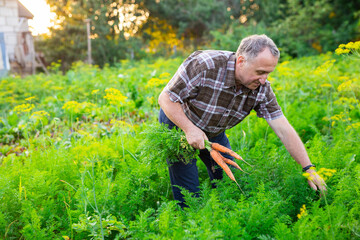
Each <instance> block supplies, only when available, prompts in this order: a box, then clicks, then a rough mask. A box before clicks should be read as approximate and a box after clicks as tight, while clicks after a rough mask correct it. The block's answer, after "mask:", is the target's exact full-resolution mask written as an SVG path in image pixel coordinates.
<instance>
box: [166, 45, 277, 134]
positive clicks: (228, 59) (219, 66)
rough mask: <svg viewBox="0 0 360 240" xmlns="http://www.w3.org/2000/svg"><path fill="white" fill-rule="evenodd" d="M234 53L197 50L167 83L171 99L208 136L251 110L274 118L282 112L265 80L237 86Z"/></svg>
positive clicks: (220, 130) (262, 115)
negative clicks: (251, 87)
mask: <svg viewBox="0 0 360 240" xmlns="http://www.w3.org/2000/svg"><path fill="white" fill-rule="evenodd" d="M235 61H236V57H235V53H234V52H229V51H214V50H206V51H196V52H194V53H193V54H191V55H190V56H189V57H188V58H187V59H186V60H185V61H184V62H183V63H182V64H181V65H180V67H179V69H178V70H177V72H176V73H175V75H174V76H173V77H172V79H171V80H170V81H169V83H168V84H167V85H166V87H165V90H166V91H167V92H168V93H169V96H170V100H171V101H172V102H180V103H181V106H182V108H183V110H184V113H185V115H186V116H187V117H188V118H189V119H190V121H191V122H192V123H194V124H195V125H196V126H197V127H199V128H200V129H202V130H203V131H204V132H205V133H206V134H207V135H208V137H214V136H217V135H218V134H220V133H221V132H223V131H225V130H226V129H229V128H232V127H234V126H235V125H237V124H238V123H240V122H241V121H242V120H243V119H244V118H245V117H246V116H247V115H249V114H250V111H251V110H253V109H254V110H255V111H256V112H257V116H258V117H261V118H265V119H267V120H273V119H276V118H279V117H281V116H282V115H283V113H282V111H281V108H280V106H279V104H278V103H277V101H276V97H275V94H274V92H273V90H272V89H271V87H270V82H269V81H267V80H266V83H265V84H264V85H260V87H258V88H257V89H255V90H253V91H252V90H250V89H248V88H246V87H245V86H243V85H241V86H240V88H239V90H236V84H235Z"/></svg>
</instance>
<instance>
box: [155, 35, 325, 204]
mask: <svg viewBox="0 0 360 240" xmlns="http://www.w3.org/2000/svg"><path fill="white" fill-rule="evenodd" d="M279 57H280V52H279V50H278V48H277V47H276V45H275V43H274V42H273V41H272V40H271V39H270V38H269V37H267V36H266V35H252V36H249V37H247V38H244V39H243V40H242V41H241V43H240V46H239V48H238V50H237V51H236V53H233V52H228V51H214V50H207V51H196V52H194V53H193V54H191V55H190V56H189V57H188V58H187V59H186V60H185V61H184V62H183V63H182V64H181V66H180V67H179V69H178V70H177V72H176V73H175V75H174V76H173V78H172V79H171V80H170V82H169V83H168V84H167V86H166V87H165V88H164V90H163V91H162V93H161V94H160V96H159V104H160V107H161V109H160V115H159V121H160V122H161V123H164V124H168V126H169V128H172V127H175V126H177V127H179V128H181V129H182V130H183V131H184V133H185V135H186V139H187V141H188V143H189V144H190V145H191V146H193V147H194V148H197V149H200V156H199V157H200V158H201V160H202V161H203V162H204V163H205V165H206V167H207V170H208V173H209V177H210V179H211V180H213V179H221V178H222V169H220V168H215V167H214V166H215V165H216V163H215V162H214V161H213V159H211V157H210V155H209V152H208V151H207V150H206V149H204V148H205V147H204V141H205V140H210V141H211V142H217V143H220V144H222V145H224V146H226V147H229V148H230V144H229V140H228V139H227V137H226V135H225V130H226V129H229V128H231V127H233V126H235V125H236V124H238V123H240V122H241V121H242V120H243V119H244V118H245V117H246V116H247V115H248V114H249V113H250V111H251V110H255V111H256V112H257V115H258V117H262V118H265V119H266V121H267V123H268V124H269V125H270V127H271V128H272V129H273V130H274V131H275V133H276V134H277V136H278V137H279V138H280V139H281V141H282V142H283V144H284V145H285V147H286V149H287V150H288V151H289V153H290V154H291V156H292V157H293V158H294V159H295V160H296V162H298V163H299V164H300V165H301V166H302V167H303V170H304V171H306V172H308V173H310V174H311V176H312V179H313V180H312V181H309V185H310V186H311V187H312V188H313V189H314V190H317V189H320V190H322V191H324V190H326V187H325V186H326V185H325V183H324V181H323V180H322V179H321V177H319V176H318V175H317V174H316V171H315V169H314V167H313V165H312V164H311V162H310V159H309V157H308V155H307V152H306V150H305V147H304V145H303V143H302V142H301V139H300V138H299V136H298V135H297V133H296V131H295V130H294V128H293V127H292V126H291V125H290V124H289V122H288V121H287V119H286V118H285V116H284V115H283V113H282V111H281V108H280V106H279V105H278V103H277V101H276V97H275V94H274V93H273V91H272V89H271V87H270V83H269V82H268V81H267V77H268V75H269V74H270V73H271V72H272V71H273V70H274V69H275V67H276V65H277V63H278V60H279ZM226 157H229V156H226ZM169 173H170V180H171V184H172V190H173V194H174V199H175V200H178V201H180V206H182V207H184V206H186V205H185V203H184V199H183V195H182V194H181V192H180V191H181V189H180V188H179V187H177V186H181V187H183V188H185V189H187V190H189V191H190V192H194V193H197V192H198V191H199V180H198V171H197V167H196V160H195V159H194V160H192V161H191V163H190V164H183V163H182V162H181V161H178V162H176V163H173V164H169Z"/></svg>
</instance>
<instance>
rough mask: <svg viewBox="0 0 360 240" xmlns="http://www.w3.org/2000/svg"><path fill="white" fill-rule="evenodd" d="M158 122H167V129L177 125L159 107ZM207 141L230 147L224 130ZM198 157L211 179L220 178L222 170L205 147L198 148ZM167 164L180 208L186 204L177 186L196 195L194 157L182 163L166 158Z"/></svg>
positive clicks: (197, 191) (197, 188)
mask: <svg viewBox="0 0 360 240" xmlns="http://www.w3.org/2000/svg"><path fill="white" fill-rule="evenodd" d="M159 122H160V123H162V124H167V125H168V127H169V129H172V128H173V127H177V126H176V125H175V124H174V123H173V122H171V121H170V119H169V118H168V117H167V116H166V115H165V113H164V111H163V110H162V109H160V113H159ZM209 141H210V142H216V143H219V144H221V145H223V146H225V147H228V148H230V142H229V139H228V138H227V136H226V134H225V132H222V133H220V134H219V135H217V136H216V137H213V138H210V139H209ZM222 155H223V156H224V157H226V158H229V159H231V160H233V159H234V158H233V157H231V156H229V155H227V154H222ZM199 157H200V159H201V160H202V161H203V162H204V164H205V166H206V168H207V172H208V174H209V177H210V180H211V181H212V180H214V179H222V177H223V170H222V168H220V167H219V166H218V165H217V163H216V162H215V161H214V160H213V159H212V158H211V156H210V153H209V151H208V150H207V149H202V150H200V154H199ZM167 164H168V168H169V175H170V181H171V188H172V192H173V196H174V199H175V200H178V201H179V205H180V206H181V207H182V208H183V207H186V206H187V205H186V204H185V201H184V196H183V194H182V193H181V188H179V187H178V186H180V187H182V188H185V189H186V190H188V191H189V192H192V193H194V194H195V196H198V194H199V176H198V168H197V166H196V159H191V161H190V163H188V164H184V163H183V162H182V161H177V162H173V163H170V162H169V160H168V159H167ZM212 186H213V187H215V184H212Z"/></svg>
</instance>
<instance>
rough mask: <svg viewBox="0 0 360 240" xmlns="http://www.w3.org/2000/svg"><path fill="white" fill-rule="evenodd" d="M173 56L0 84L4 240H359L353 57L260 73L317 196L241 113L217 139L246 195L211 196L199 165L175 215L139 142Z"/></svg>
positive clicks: (359, 131)
mask: <svg viewBox="0 0 360 240" xmlns="http://www.w3.org/2000/svg"><path fill="white" fill-rule="evenodd" d="M358 43H359V42H358ZM358 45H359V44H357V45H356V46H358ZM347 46H350V45H347ZM352 46H355V45H354V44H353V45H352ZM342 49H343V50H342V51H345V50H346V49H347V48H346V47H344V48H342ZM182 60H183V59H182V58H175V59H168V60H166V59H157V60H153V61H148V60H142V61H137V62H133V61H122V62H121V63H120V64H118V65H116V66H115V67H110V66H105V67H104V68H103V69H100V68H99V67H96V66H89V65H86V64H83V63H75V64H73V65H72V67H71V69H70V70H69V71H68V72H67V73H66V74H65V75H63V74H62V72H61V71H60V70H59V68H60V65H59V64H53V65H52V68H51V71H52V73H51V74H50V75H44V74H38V75H34V76H29V77H26V78H24V79H21V78H19V77H15V78H14V77H8V78H4V79H1V81H0V85H1V88H0V89H1V92H0V97H1V98H0V103H1V105H0V107H1V116H0V139H1V143H0V185H1V186H2V187H1V189H0V236H1V238H4V239H20V238H21V239H53V238H55V239H60V238H64V239H69V238H70V239H90V238H91V239H219V238H220V239H234V238H238V239H356V238H358V237H359V236H360V225H359V214H360V202H359V199H360V181H359V179H360V176H359V173H360V161H359V154H360V152H359V151H360V148H359V140H360V139H359V136H360V124H359V119H360V105H359V96H360V92H359V89H360V88H359V87H360V86H359V85H360V80H359V76H360V72H359V68H358V64H359V59H358V58H357V57H356V55H350V56H347V57H342V56H337V55H333V54H331V53H328V54H322V55H319V56H313V57H303V58H299V59H296V60H291V61H284V62H282V63H281V64H280V65H279V66H278V67H277V68H276V71H275V72H274V73H272V74H271V75H270V77H269V81H271V82H272V86H273V89H274V91H275V93H276V94H277V98H278V101H279V103H280V105H281V106H282V109H283V111H284V113H285V115H286V116H287V117H288V119H289V121H290V122H291V123H292V124H293V126H294V127H295V129H296V130H297V132H298V133H299V135H300V136H301V138H302V140H303V141H304V142H305V144H306V148H307V151H308V153H309V155H310V158H311V159H312V162H313V163H314V164H316V166H317V169H318V170H321V169H322V170H321V171H322V172H323V174H322V175H323V177H324V178H325V179H326V182H327V185H328V194H327V195H326V197H323V198H320V197H319V194H318V193H316V192H313V191H312V190H311V189H310V188H309V187H308V185H307V183H306V179H305V177H303V176H302V173H301V168H300V166H298V165H297V164H296V163H295V161H294V160H293V159H292V158H291V157H290V155H289V154H288V153H287V151H286V150H285V148H284V147H283V145H282V144H281V142H280V141H279V139H278V138H277V137H276V136H275V134H274V133H273V132H272V131H271V130H270V129H269V127H268V125H267V123H266V121H265V120H263V119H258V118H257V117H256V116H255V114H251V115H250V116H249V117H248V118H247V119H246V120H245V121H243V122H242V123H241V124H240V125H238V126H236V127H235V128H233V129H231V130H230V131H228V132H227V134H228V136H229V139H230V141H231V143H232V147H233V149H234V150H235V151H237V152H238V153H240V155H242V156H243V157H244V159H246V160H247V161H248V162H250V163H251V164H252V165H254V167H249V166H247V165H244V164H241V163H239V164H241V166H242V167H243V169H244V170H246V171H247V172H249V173H250V174H244V173H242V172H240V171H235V170H233V172H234V173H235V177H236V179H237V180H238V182H239V184H240V186H241V188H242V189H243V190H244V192H245V194H243V193H242V192H240V191H239V189H238V188H237V186H236V185H235V184H234V183H233V182H231V181H230V180H229V179H228V178H224V180H222V181H219V182H218V187H217V188H216V189H212V188H211V184H210V182H209V178H208V176H207V172H206V169H205V166H204V164H203V163H202V162H201V161H198V167H199V172H200V182H201V193H200V198H193V197H191V195H190V194H189V193H187V192H185V194H186V196H187V197H186V199H187V203H188V205H189V206H190V208H186V209H184V210H180V209H179V207H178V206H177V204H176V202H175V201H174V200H172V196H171V189H170V181H169V177H168V172H167V166H166V163H165V159H163V158H154V157H153V156H154V154H155V153H154V151H155V152H157V151H159V150H161V149H151V150H149V148H148V147H147V146H148V145H147V143H148V141H149V139H150V140H152V141H158V142H159V145H160V141H163V140H162V138H160V137H158V138H156V136H157V135H156V131H158V128H156V127H154V124H155V123H156V122H157V113H158V106H157V103H156V98H157V96H158V94H159V93H160V91H161V90H162V88H163V87H164V85H165V84H166V83H167V82H168V80H169V79H170V78H171V76H172V74H173V73H174V72H175V71H176V69H177V67H178V65H179V64H180V63H181V62H182ZM154 136H155V137H154ZM158 136H161V135H158ZM171 144H173V141H171V142H169V147H172V146H173V145H171ZM155 145H156V144H155ZM173 148H176V146H175V147H173ZM157 156H159V155H157Z"/></svg>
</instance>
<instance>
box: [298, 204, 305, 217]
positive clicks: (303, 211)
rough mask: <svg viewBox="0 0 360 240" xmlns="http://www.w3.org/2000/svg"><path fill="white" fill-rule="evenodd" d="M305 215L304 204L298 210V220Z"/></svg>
mask: <svg viewBox="0 0 360 240" xmlns="http://www.w3.org/2000/svg"><path fill="white" fill-rule="evenodd" d="M306 215H307V212H306V206H305V204H304V205H302V207H301V208H300V213H299V214H298V215H297V217H298V219H300V218H302V217H304V216H306Z"/></svg>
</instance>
